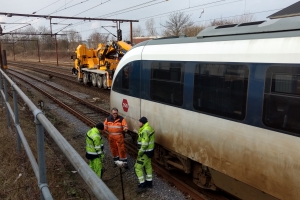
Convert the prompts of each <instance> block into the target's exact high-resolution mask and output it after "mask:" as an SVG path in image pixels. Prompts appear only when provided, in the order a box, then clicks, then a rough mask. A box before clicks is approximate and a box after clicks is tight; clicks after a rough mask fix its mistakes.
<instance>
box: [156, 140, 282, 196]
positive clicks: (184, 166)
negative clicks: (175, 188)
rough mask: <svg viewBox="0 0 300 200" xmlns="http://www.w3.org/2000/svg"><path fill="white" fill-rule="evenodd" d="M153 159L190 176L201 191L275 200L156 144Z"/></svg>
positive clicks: (169, 168) (167, 167)
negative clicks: (217, 191)
mask: <svg viewBox="0 0 300 200" xmlns="http://www.w3.org/2000/svg"><path fill="white" fill-rule="evenodd" d="M154 159H155V160H156V162H157V163H159V164H160V165H162V166H165V168H166V169H168V170H181V171H182V172H184V173H186V174H192V176H193V182H194V183H195V184H196V185H197V186H198V187H200V188H203V189H209V190H213V191H216V190H223V191H225V192H227V193H229V194H231V195H234V196H235V197H237V198H240V199H249V200H250V199H264V200H275V199H277V198H275V197H273V196H270V195H269V194H266V193H264V192H263V191H260V190H258V189H256V188H254V187H251V186H250V185H247V184H245V183H243V182H241V181H238V180H236V179H234V178H232V177H230V176H228V175H226V174H224V173H221V172H219V171H216V170H214V169H213V168H210V167H208V166H205V165H203V164H201V163H198V162H195V161H193V160H191V159H190V158H188V157H185V156H182V155H180V154H178V153H176V152H173V151H170V150H168V149H166V148H164V147H162V146H160V145H158V144H156V146H155V155H154Z"/></svg>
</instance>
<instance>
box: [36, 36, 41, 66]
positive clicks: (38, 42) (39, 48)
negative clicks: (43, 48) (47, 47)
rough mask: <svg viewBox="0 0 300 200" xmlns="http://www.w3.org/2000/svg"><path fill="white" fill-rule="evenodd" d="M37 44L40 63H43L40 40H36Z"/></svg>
mask: <svg viewBox="0 0 300 200" xmlns="http://www.w3.org/2000/svg"><path fill="white" fill-rule="evenodd" d="M36 43H37V49H38V57H39V62H41V56H40V46H39V40H36Z"/></svg>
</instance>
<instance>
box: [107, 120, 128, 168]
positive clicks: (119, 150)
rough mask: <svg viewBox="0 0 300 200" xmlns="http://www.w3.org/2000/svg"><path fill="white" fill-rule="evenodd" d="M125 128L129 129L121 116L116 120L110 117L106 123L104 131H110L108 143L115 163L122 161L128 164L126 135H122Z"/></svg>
mask: <svg viewBox="0 0 300 200" xmlns="http://www.w3.org/2000/svg"><path fill="white" fill-rule="evenodd" d="M124 128H127V122H126V120H125V119H124V118H123V117H121V116H119V115H118V117H117V118H116V119H114V118H113V117H112V116H109V117H108V118H106V119H105V121H104V130H105V131H108V133H109V134H108V141H109V146H110V151H111V154H112V156H113V158H114V161H117V160H119V159H120V160H121V161H123V162H124V163H125V164H127V157H126V149H125V144H124V135H123V133H122V131H123V129H124Z"/></svg>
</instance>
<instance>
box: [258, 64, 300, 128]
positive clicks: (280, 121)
mask: <svg viewBox="0 0 300 200" xmlns="http://www.w3.org/2000/svg"><path fill="white" fill-rule="evenodd" d="M265 85H266V86H265V87H266V88H265V94H264V113H263V122H264V124H265V125H266V126H268V127H272V128H276V129H280V130H284V131H289V132H292V133H296V134H300V68H299V67H298V68H297V67H278V66H276V67H270V68H268V70H267V76H266V84H265Z"/></svg>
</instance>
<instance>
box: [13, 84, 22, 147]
mask: <svg viewBox="0 0 300 200" xmlns="http://www.w3.org/2000/svg"><path fill="white" fill-rule="evenodd" d="M12 90H13V101H14V113H15V127H16V131H17V126H19V125H20V122H19V109H18V93H17V91H16V90H15V88H14V87H12ZM16 135H17V150H18V152H19V153H20V152H21V138H20V135H19V133H18V131H17V134H16Z"/></svg>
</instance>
